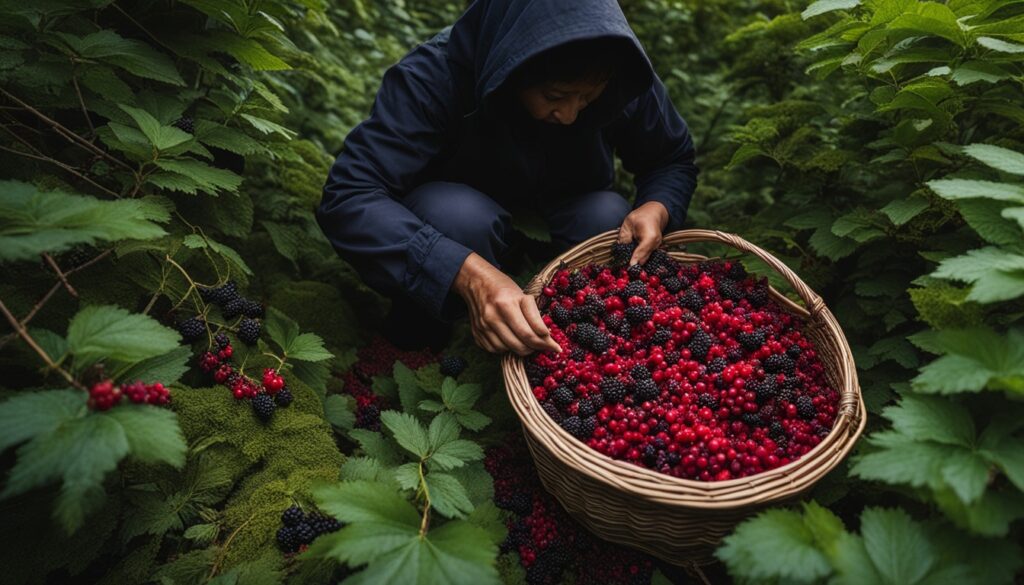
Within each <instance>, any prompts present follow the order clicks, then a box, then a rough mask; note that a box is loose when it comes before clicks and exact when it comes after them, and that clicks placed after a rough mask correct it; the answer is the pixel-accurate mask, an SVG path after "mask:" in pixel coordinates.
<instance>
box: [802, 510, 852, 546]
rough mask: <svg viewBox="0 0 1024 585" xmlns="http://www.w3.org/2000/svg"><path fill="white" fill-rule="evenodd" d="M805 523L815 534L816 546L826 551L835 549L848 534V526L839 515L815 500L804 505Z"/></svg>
mask: <svg viewBox="0 0 1024 585" xmlns="http://www.w3.org/2000/svg"><path fill="white" fill-rule="evenodd" d="M803 509H804V525H805V526H806V527H807V529H808V530H810V531H811V534H812V535H814V542H815V544H816V546H817V547H818V548H820V549H822V550H824V551H830V550H833V549H834V548H835V546H836V543H837V541H838V540H839V539H840V538H841V537H842V536H843V535H844V534H846V527H845V526H843V521H842V520H840V519H839V517H838V516H836V515H835V514H833V513H832V512H831V511H830V510H829V509H828V508H825V507H822V506H821V505H820V504H818V503H817V502H815V501H813V500H812V501H810V502H807V503H805V504H804V505H803Z"/></svg>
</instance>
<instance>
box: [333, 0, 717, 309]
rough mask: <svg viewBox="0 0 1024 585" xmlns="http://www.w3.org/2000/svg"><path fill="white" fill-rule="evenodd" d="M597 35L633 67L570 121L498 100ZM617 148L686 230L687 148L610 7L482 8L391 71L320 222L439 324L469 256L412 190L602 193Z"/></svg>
mask: <svg viewBox="0 0 1024 585" xmlns="http://www.w3.org/2000/svg"><path fill="white" fill-rule="evenodd" d="M596 37H609V38H613V39H619V40H620V41H621V43H622V47H623V49H622V50H623V52H624V55H625V66H624V67H623V68H622V70H621V71H622V73H621V74H620V75H618V76H616V77H615V78H614V79H613V81H612V82H611V83H609V85H608V87H607V88H606V89H605V91H604V92H603V93H602V94H601V97H600V98H599V99H597V100H595V101H594V102H593V103H591V104H589V105H588V106H587V107H586V108H585V109H584V110H583V111H582V112H580V115H579V117H578V118H577V119H576V122H574V123H573V124H572V125H569V126H561V125H556V124H550V123H546V122H538V121H535V120H533V119H532V118H530V117H529V116H528V115H527V114H526V112H525V110H524V109H522V108H521V107H519V108H517V107H516V103H515V102H514V100H513V99H512V98H511V97H510V96H509V94H508V93H507V92H505V91H503V90H504V88H503V86H502V84H503V82H504V81H505V80H506V79H507V78H508V76H509V74H510V73H511V72H512V71H513V70H515V69H516V67H518V66H519V65H521V64H522V63H524V62H525V61H526V60H528V59H529V58H530V57H531V56H533V55H536V54H538V53H540V52H542V51H544V50H546V49H550V48H552V47H555V46H558V45H561V44H563V43H566V42H569V41H574V40H582V39H587V38H596ZM613 153H617V154H618V155H619V157H620V158H621V159H622V162H623V165H624V166H625V168H626V169H627V170H629V171H630V172H632V173H633V174H634V175H635V182H636V188H637V198H636V205H640V204H642V203H646V202H649V201H659V202H661V203H663V204H664V205H665V206H666V207H667V208H668V210H669V216H670V222H669V227H668V229H669V230H674V229H679V228H680V227H681V226H682V223H683V219H684V218H685V217H686V210H687V207H688V206H689V203H690V198H691V196H692V194H693V191H694V188H695V187H696V179H697V167H696V166H695V165H694V147H693V142H692V140H691V139H690V134H689V131H688V129H687V127H686V124H685V122H684V121H683V119H682V118H681V117H680V116H679V114H678V112H677V111H676V110H675V108H674V106H673V105H672V102H671V100H670V99H669V97H668V95H667V94H666V91H665V87H664V85H663V84H662V82H661V80H659V79H658V77H657V75H655V73H654V70H653V68H652V67H651V64H650V61H649V60H648V59H647V56H646V54H644V52H643V49H642V47H641V46H640V43H639V41H638V40H637V38H636V36H635V35H634V34H633V31H632V30H631V29H630V28H629V25H628V24H627V22H626V19H625V16H623V14H622V11H621V9H620V8H619V6H618V4H617V3H616V0H504V1H502V0H477V1H476V2H474V3H473V4H472V5H471V6H470V7H469V8H468V9H467V10H466V12H465V14H463V15H462V17H460V18H459V20H458V21H456V23H455V24H454V25H453V26H452V27H450V29H448V30H445V31H443V32H442V33H440V34H438V35H437V36H435V37H434V38H433V39H431V40H430V41H428V42H426V43H424V44H422V45H420V46H419V47H417V48H415V49H413V50H412V51H411V52H410V53H409V54H408V55H406V56H405V57H404V58H402V60H401V61H399V62H398V63H397V64H396V65H394V66H393V67H391V68H389V69H388V70H387V71H386V72H385V74H384V80H383V82H382V84H381V87H380V90H379V91H378V93H377V98H376V101H375V102H374V105H373V108H372V110H371V112H370V116H369V118H368V119H367V120H365V121H364V122H363V123H361V124H360V125H359V126H357V127H356V128H355V129H353V130H352V132H351V133H350V134H349V135H348V137H347V138H346V139H345V146H344V149H343V151H342V153H341V154H340V155H339V156H338V159H337V160H336V161H335V163H334V165H333V167H332V168H331V171H330V173H329V175H328V178H327V183H326V185H325V186H324V196H323V200H322V202H321V204H320V207H319V209H318V210H317V215H316V217H317V221H318V222H319V224H320V227H321V229H322V230H323V231H324V233H325V234H326V235H327V237H328V239H329V240H330V242H331V244H332V245H333V246H334V248H335V249H336V250H337V251H338V253H339V255H341V256H342V257H343V258H345V259H346V260H347V261H349V263H351V264H352V265H353V267H355V269H356V270H357V271H359V273H360V275H361V276H362V277H363V278H364V279H365V280H366V282H367V284H369V285H370V286H371V287H373V288H375V289H377V290H378V291H380V292H382V293H384V294H387V295H391V296H395V295H403V294H404V295H407V296H409V297H411V298H412V299H413V300H415V301H416V302H418V303H419V304H420V305H422V306H423V307H424V308H425V309H427V310H428V311H430V312H431V313H432V314H433V315H435V316H437V315H440V313H441V307H442V304H444V301H445V299H446V297H447V296H448V292H449V288H450V286H451V283H452V281H453V280H454V278H455V275H456V274H457V273H458V271H459V269H460V268H461V266H462V263H463V261H464V260H465V259H466V256H468V255H469V254H470V252H471V251H470V250H469V249H467V248H466V247H465V246H463V245H461V244H459V243H457V242H455V241H453V240H451V239H450V238H447V237H445V236H444V235H442V234H441V233H440V232H438V231H437V230H436V229H434V228H433V227H431V226H430V225H428V224H426V223H424V222H423V221H422V220H420V219H419V218H418V217H417V216H416V215H414V214H413V213H412V212H411V211H410V210H409V209H407V208H406V207H404V206H403V205H402V204H401V202H400V200H401V198H402V197H403V196H404V195H405V194H407V193H409V192H410V191H412V190H413V189H415V188H416V187H417V186H419V185H421V184H423V183H426V182H429V181H452V182H460V183H466V184H468V185H470V186H472V187H474V188H476V189H477V190H479V191H481V192H483V193H486V194H488V195H489V196H491V197H492V198H494V199H495V200H497V201H498V202H500V203H508V202H517V201H518V202H519V203H521V204H523V205H524V206H532V205H533V204H535V203H537V202H541V201H550V200H551V199H552V198H554V199H557V198H558V197H560V196H571V195H578V194H582V193H587V192H591V191H596V190H602V189H608V188H609V187H610V186H611V184H612V179H613V174H614V159H613ZM513 207H514V206H513ZM513 213H514V212H513Z"/></svg>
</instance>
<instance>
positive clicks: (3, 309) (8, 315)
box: [0, 299, 88, 391]
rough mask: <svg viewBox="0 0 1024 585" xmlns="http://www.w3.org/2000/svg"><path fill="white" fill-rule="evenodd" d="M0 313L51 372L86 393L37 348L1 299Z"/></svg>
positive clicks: (73, 378)
mask: <svg viewBox="0 0 1024 585" xmlns="http://www.w3.org/2000/svg"><path fill="white" fill-rule="evenodd" d="M0 312H3V314H4V317H6V318H7V322H8V323H10V324H11V327H13V328H14V330H15V331H17V332H18V336H19V337H21V338H22V339H24V340H25V343H27V344H28V345H29V347H31V348H32V349H33V350H34V351H35V352H36V353H38V354H39V357H41V358H43V361H44V362H46V365H47V366H49V368H50V369H51V370H54V371H56V372H57V373H59V374H60V375H61V376H63V377H64V379H65V380H67V382H68V383H69V384H71V385H72V386H74V387H75V388H78V389H79V390H86V391H88V390H87V389H86V387H85V386H83V385H82V384H80V383H79V382H78V380H75V377H74V376H72V375H71V374H70V373H68V371H67V370H65V369H64V368H62V367H60V366H58V365H57V364H55V363H53V360H51V359H50V356H49V355H47V353H46V352H45V351H43V348H41V347H39V344H38V343H36V340H35V339H32V336H31V335H29V334H28V330H27V329H25V327H24V326H23V325H22V324H21V323H19V322H18V319H17V318H16V317H15V316H14V315H12V314H11V312H10V310H8V309H7V305H5V304H4V301H3V300H2V299H0Z"/></svg>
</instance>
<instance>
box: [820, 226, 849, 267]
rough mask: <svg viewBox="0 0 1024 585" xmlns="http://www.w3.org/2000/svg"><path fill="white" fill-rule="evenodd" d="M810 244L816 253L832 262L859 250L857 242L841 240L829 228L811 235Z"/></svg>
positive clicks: (846, 239)
mask: <svg viewBox="0 0 1024 585" xmlns="http://www.w3.org/2000/svg"><path fill="white" fill-rule="evenodd" d="M808 242H809V243H810V244H811V247H812V248H814V251H815V252H817V253H818V254H821V255H822V256H824V257H825V258H828V259H829V260H832V261H836V260H839V259H841V258H845V257H846V256H849V255H850V254H852V253H853V252H854V251H855V250H856V249H857V242H855V241H853V240H851V239H848V238H841V237H839V236H837V235H835V234H833V233H832V230H831V229H829V228H818V229H817V230H815V231H814V233H813V234H811V237H810V239H809V240H808Z"/></svg>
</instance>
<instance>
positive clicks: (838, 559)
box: [830, 533, 882, 585]
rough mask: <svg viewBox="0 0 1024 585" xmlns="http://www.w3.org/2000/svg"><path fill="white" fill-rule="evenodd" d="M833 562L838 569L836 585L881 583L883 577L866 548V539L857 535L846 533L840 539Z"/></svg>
mask: <svg viewBox="0 0 1024 585" xmlns="http://www.w3.org/2000/svg"><path fill="white" fill-rule="evenodd" d="M831 560H832V564H833V566H835V568H836V573H837V574H836V576H835V577H834V580H833V581H830V583H834V584H835V585H866V584H867V583H881V582H882V577H881V575H879V574H878V570H877V569H875V565H874V564H872V562H871V557H869V556H868V551H867V549H866V548H865V547H864V539H863V538H861V537H860V536H859V535H856V534H849V533H845V534H843V535H841V536H840V537H839V539H838V540H837V542H836V546H835V548H834V549H833V551H832V554H831Z"/></svg>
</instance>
